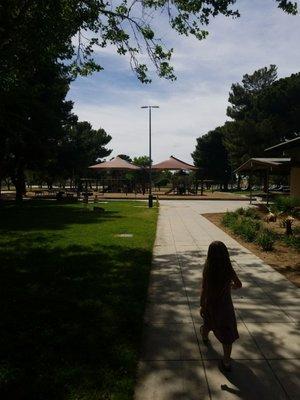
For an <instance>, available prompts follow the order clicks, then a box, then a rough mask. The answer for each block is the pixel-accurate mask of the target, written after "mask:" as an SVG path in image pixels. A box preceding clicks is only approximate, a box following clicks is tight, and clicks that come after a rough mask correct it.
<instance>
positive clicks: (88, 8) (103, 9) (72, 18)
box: [0, 0, 297, 86]
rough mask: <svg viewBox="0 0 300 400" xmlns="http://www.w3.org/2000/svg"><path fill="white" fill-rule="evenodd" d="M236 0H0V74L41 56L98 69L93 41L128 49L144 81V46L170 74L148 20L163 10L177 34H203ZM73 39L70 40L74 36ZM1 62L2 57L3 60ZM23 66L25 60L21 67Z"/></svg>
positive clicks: (80, 69) (231, 12) (285, 5)
mask: <svg viewBox="0 0 300 400" xmlns="http://www.w3.org/2000/svg"><path fill="white" fill-rule="evenodd" d="M274 2H276V3H277V5H278V7H279V8H281V9H282V10H283V11H285V12H287V13H289V14H296V13H297V4H296V2H293V1H289V0H274ZM235 3H238V2H236V0H201V1H199V0H184V1H182V0H173V1H172V2H169V1H167V0H160V1H158V0H147V1H143V2H136V1H134V0H131V1H128V0H119V1H117V2H113V1H112V0H108V1H106V2H103V1H102V0H84V1H82V0H52V1H45V0H42V1H41V0H2V2H1V5H0V26H1V28H2V29H1V34H0V52H1V60H0V61H1V62H0V76H1V83H2V84H5V86H11V85H13V86H14V85H15V84H16V83H18V82H21V79H22V78H25V77H26V75H27V76H28V75H30V71H32V68H33V67H34V66H36V65H37V64H39V63H40V61H41V60H43V62H44V63H52V62H56V61H58V60H66V61H68V65H69V67H70V70H71V71H72V72H73V73H74V74H77V73H81V74H88V73H90V72H91V71H94V70H100V69H102V66H101V65H99V64H97V63H96V62H95V60H94V59H93V51H94V49H95V46H100V47H106V46H107V45H110V44H112V45H114V46H115V48H116V51H117V53H118V54H120V55H125V54H129V55H130V62H131V66H132V68H133V70H134V71H135V72H136V73H137V76H138V78H139V79H140V80H142V81H143V82H148V81H149V78H148V76H147V72H148V69H147V66H146V65H145V64H144V63H141V62H140V61H139V55H140V54H141V53H143V50H144V49H146V51H147V53H148V55H149V57H150V60H151V61H152V62H153V63H154V65H155V67H156V69H157V71H158V74H159V75H160V76H163V77H166V78H169V79H174V74H173V69H172V67H171V66H170V65H169V61H170V58H171V55H172V49H165V48H164V46H163V44H162V41H161V40H160V39H159V38H158V37H157V34H156V32H155V28H154V27H153V20H154V18H155V15H157V14H158V13H165V15H166V16H167V18H168V21H169V24H170V26H171V28H172V29H174V30H175V31H177V32H178V33H179V34H181V35H192V36H194V37H196V38H197V39H199V40H201V39H204V38H205V37H206V36H207V34H208V32H207V31H206V30H205V29H203V28H204V27H205V26H206V25H208V24H209V22H210V19H211V18H213V17H216V16H217V15H219V14H221V15H224V16H227V17H233V18H236V17H239V16H240V14H239V12H238V10H237V9H234V8H233V6H234V4H235ZM75 35H77V43H76V44H74V40H73V38H74V36H75ZM4 60H5V62H2V61H4ZM24 66H26V67H25V68H24Z"/></svg>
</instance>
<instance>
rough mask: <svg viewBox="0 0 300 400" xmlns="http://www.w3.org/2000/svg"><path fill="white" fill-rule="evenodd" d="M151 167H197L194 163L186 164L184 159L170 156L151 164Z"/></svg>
mask: <svg viewBox="0 0 300 400" xmlns="http://www.w3.org/2000/svg"><path fill="white" fill-rule="evenodd" d="M152 169H159V170H164V169H166V170H173V171H178V170H196V169H198V168H197V167H195V166H194V165H191V164H188V163H186V162H184V161H181V160H179V159H178V158H176V157H174V156H171V157H170V158H169V159H167V160H165V161H162V162H160V163H158V164H154V165H152Z"/></svg>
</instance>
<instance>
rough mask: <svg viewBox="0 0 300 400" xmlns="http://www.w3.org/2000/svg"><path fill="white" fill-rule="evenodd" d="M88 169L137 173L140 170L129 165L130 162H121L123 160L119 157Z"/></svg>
mask: <svg viewBox="0 0 300 400" xmlns="http://www.w3.org/2000/svg"><path fill="white" fill-rule="evenodd" d="M89 168H91V169H97V170H98V169H99V170H101V169H103V170H104V169H106V170H109V169H113V170H124V171H133V170H134V171H137V170H140V169H141V168H140V167H138V166H136V165H133V164H131V163H130V162H128V161H126V160H123V158H121V157H115V158H113V159H112V160H110V161H105V162H103V163H100V164H95V165H91V166H90V167H89Z"/></svg>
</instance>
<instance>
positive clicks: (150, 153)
mask: <svg viewBox="0 0 300 400" xmlns="http://www.w3.org/2000/svg"><path fill="white" fill-rule="evenodd" d="M141 108H148V110H149V163H150V164H149V185H150V186H149V197H148V206H149V208H151V207H152V206H153V197H152V144H151V110H152V108H159V106H143V107H141Z"/></svg>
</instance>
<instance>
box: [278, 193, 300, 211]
mask: <svg viewBox="0 0 300 400" xmlns="http://www.w3.org/2000/svg"><path fill="white" fill-rule="evenodd" d="M297 207H300V198H299V197H293V196H278V197H276V198H275V199H274V204H273V206H272V210H274V211H275V212H279V213H282V214H287V215H295V214H296V213H297Z"/></svg>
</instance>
